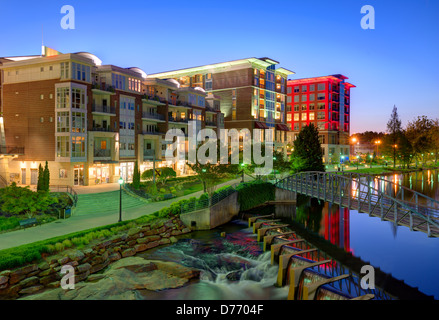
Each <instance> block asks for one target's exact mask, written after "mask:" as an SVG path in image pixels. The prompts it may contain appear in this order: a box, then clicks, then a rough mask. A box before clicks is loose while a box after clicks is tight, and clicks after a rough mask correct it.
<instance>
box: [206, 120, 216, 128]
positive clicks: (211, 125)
mask: <svg viewBox="0 0 439 320" xmlns="http://www.w3.org/2000/svg"><path fill="white" fill-rule="evenodd" d="M206 126H207V127H216V126H217V123H216V122H215V121H206Z"/></svg>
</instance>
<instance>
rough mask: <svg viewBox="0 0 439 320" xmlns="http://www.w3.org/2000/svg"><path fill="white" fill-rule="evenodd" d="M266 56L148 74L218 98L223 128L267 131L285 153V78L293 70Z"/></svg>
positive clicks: (279, 149)
mask: <svg viewBox="0 0 439 320" xmlns="http://www.w3.org/2000/svg"><path fill="white" fill-rule="evenodd" d="M278 64H279V62H277V61H275V60H272V59H269V58H259V59H258V58H248V59H240V60H234V61H229V62H223V63H214V64H210V65H204V66H199V67H193V68H186V69H180V70H174V71H168V72H161V73H155V74H149V75H148V76H147V78H148V79H149V78H158V79H172V80H175V81H177V82H178V83H179V84H180V86H181V87H182V88H202V89H204V90H205V91H206V92H207V93H212V94H214V95H215V96H218V97H219V98H220V100H221V112H222V113H223V114H224V127H225V128H226V129H244V128H246V129H249V130H250V132H253V129H262V134H261V140H262V141H263V139H264V137H265V136H264V135H265V131H266V130H271V131H272V133H273V139H274V141H275V143H274V146H275V148H276V149H277V150H278V151H281V152H285V153H286V150H287V149H286V146H287V134H288V132H289V131H290V130H289V129H288V127H287V126H286V97H287V94H286V89H287V78H288V76H289V75H291V74H294V72H292V71H290V70H287V69H285V68H280V67H277V66H278Z"/></svg>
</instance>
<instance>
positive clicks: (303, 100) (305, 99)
mask: <svg viewBox="0 0 439 320" xmlns="http://www.w3.org/2000/svg"><path fill="white" fill-rule="evenodd" d="M307 99H308V97H307V96H306V94H304V95H302V102H306V101H307Z"/></svg>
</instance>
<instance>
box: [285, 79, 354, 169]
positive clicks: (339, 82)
mask: <svg viewBox="0 0 439 320" xmlns="http://www.w3.org/2000/svg"><path fill="white" fill-rule="evenodd" d="M347 79H348V78H347V77H345V76H343V75H340V74H337V75H331V76H324V77H315V78H306V79H298V80H289V81H288V84H287V123H288V125H289V127H290V128H291V130H292V132H293V134H294V139H295V136H296V135H297V134H299V132H300V130H301V129H302V128H303V127H304V126H307V125H309V124H311V123H312V124H314V126H316V127H317V129H318V130H319V138H320V143H321V144H322V152H323V156H324V157H323V160H324V162H325V163H329V164H330V163H340V162H341V163H343V162H345V161H348V160H349V156H350V144H349V136H350V134H349V132H350V124H351V123H350V111H351V110H350V109H351V104H350V98H351V89H352V88H355V86H354V85H353V84H351V83H349V82H347V81H346V80H347Z"/></svg>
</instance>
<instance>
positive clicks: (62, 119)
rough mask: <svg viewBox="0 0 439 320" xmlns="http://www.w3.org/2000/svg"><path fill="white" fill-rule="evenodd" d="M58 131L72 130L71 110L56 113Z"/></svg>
mask: <svg viewBox="0 0 439 320" xmlns="http://www.w3.org/2000/svg"><path fill="white" fill-rule="evenodd" d="M56 131H57V132H69V131H70V112H57V113H56Z"/></svg>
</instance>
